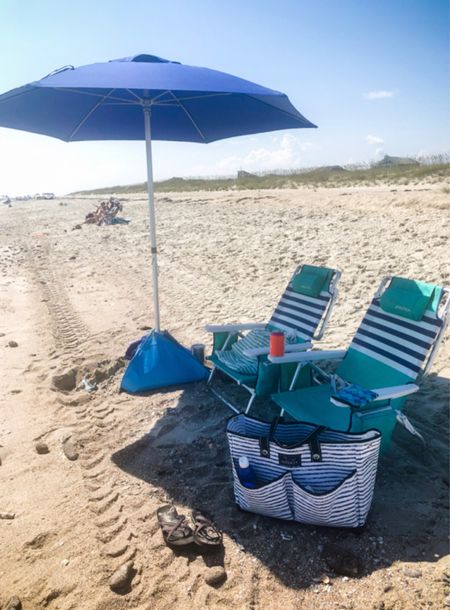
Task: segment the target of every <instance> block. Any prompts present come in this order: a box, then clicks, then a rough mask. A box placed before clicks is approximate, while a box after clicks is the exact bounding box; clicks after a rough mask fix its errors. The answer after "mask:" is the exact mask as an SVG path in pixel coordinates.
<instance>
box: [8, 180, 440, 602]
mask: <svg viewBox="0 0 450 610" xmlns="http://www.w3.org/2000/svg"><path fill="white" fill-rule="evenodd" d="M448 199H449V197H448V195H447V194H445V192H444V190H443V189H442V188H441V186H440V185H432V186H430V185H423V186H419V187H415V188H414V189H411V188H409V187H406V186H398V187H395V188H393V187H390V186H386V187H373V188H346V189H317V190H314V189H299V190H273V191H266V190H264V191H259V192H258V191H230V192H216V193H206V192H201V193H189V194H183V193H178V194H164V195H158V196H157V221H158V240H159V251H160V259H159V260H160V296H161V318H162V325H163V328H166V329H168V330H169V331H170V332H171V333H172V334H173V335H174V336H176V337H177V339H178V340H180V341H181V342H183V343H184V344H185V345H187V346H189V345H191V344H193V343H198V342H203V343H206V344H207V345H208V347H209V346H210V337H208V335H207V334H206V333H205V332H204V330H203V326H204V325H205V324H206V323H227V322H238V321H241V322H242V321H265V320H267V319H268V318H269V316H270V313H271V310H272V308H273V307H274V305H275V303H276V302H277V299H278V298H279V295H280V293H281V292H282V290H283V289H284V286H285V285H286V283H287V281H288V279H289V277H290V275H291V274H292V272H293V270H294V269H295V267H296V265H297V264H299V263H311V264H320V265H327V266H331V267H336V268H338V269H340V270H341V271H342V273H343V276H342V280H341V283H340V296H339V299H338V302H337V304H336V307H335V310H334V312H333V315H332V318H331V321H330V325H329V327H328V331H327V333H326V335H325V337H324V340H323V342H322V345H323V347H325V348H345V347H346V346H347V345H348V342H349V340H350V339H351V337H352V335H353V334H354V332H355V330H356V328H357V326H358V323H359V321H360V319H361V317H362V315H363V313H364V311H365V309H366V307H367V306H368V304H369V302H370V300H371V297H372V296H373V293H374V292H375V290H376V288H377V286H378V284H379V282H380V281H381V279H382V278H383V276H385V275H388V274H398V275H403V276H406V277H411V278H415V279H421V280H426V281H431V282H437V283H443V284H446V285H449V284H450V271H449V267H448V240H449V234H450V230H449V229H450V219H449V215H448V203H449V202H448ZM96 201H98V198H87V197H86V198H82V199H81V198H80V199H76V198H65V199H55V200H53V201H29V202H13V204H12V207H8V206H6V205H4V206H0V235H1V241H0V333H1V335H0V353H1V365H0V369H1V372H2V375H1V379H2V383H1V386H0V403H1V407H0V458H1V465H0V512H8V513H14V514H15V517H14V519H0V548H1V552H0V607H1V608H4V607H6V604H7V602H8V600H9V598H11V597H12V596H13V595H17V596H18V597H19V598H20V599H21V601H22V607H23V610H34V609H41V608H49V609H50V610H53V609H54V610H56V609H58V610H119V609H122V608H123V609H125V608H127V609H133V610H134V609H135V610H144V609H152V610H162V609H169V608H170V609H175V608H176V609H179V608H180V609H189V608H193V609H203V610H206V609H215V608H245V609H249V610H250V609H251V610H258V609H271V610H272V609H278V608H280V609H281V608H282V609H284V610H290V609H292V610H294V609H298V610H299V609H300V608H301V609H302V610H319V609H325V610H338V609H342V610H344V609H353V610H359V609H364V610H408V609H411V610H413V609H414V610H418V609H420V608H424V609H425V608H427V609H428V608H436V609H438V608H439V609H440V608H443V607H445V603H446V601H445V600H446V599H447V605H449V604H450V598H448V597H447V596H448V595H449V594H450V564H449V558H448V533H449V529H448V515H449V511H448V432H447V431H448V398H449V377H450V365H449V361H448V357H449V341H448V337H447V338H446V340H445V341H444V343H443V344H442V346H441V349H440V352H439V354H438V356H437V358H436V360H435V363H434V365H433V368H432V371H431V374H430V375H429V377H428V378H427V379H426V380H425V381H424V382H423V384H422V387H421V390H420V392H419V393H418V394H417V395H414V396H413V397H411V399H410V400H408V402H407V406H406V413H407V414H408V416H409V417H410V418H411V420H412V421H413V423H414V424H415V425H416V426H417V428H418V429H419V430H420V431H421V432H422V434H423V435H424V437H425V439H426V447H424V446H423V445H422V443H421V442H420V441H419V440H418V439H416V438H414V437H412V436H410V435H409V434H408V433H407V432H406V431H405V430H404V429H397V430H396V432H395V434H394V439H393V444H392V448H391V450H390V452H389V453H388V454H387V455H386V456H384V457H383V458H382V459H381V461H380V467H379V475H378V479H377V484H376V490H375V499H374V504H373V509H372V511H371V513H370V515H369V519H368V523H367V526H366V527H365V528H364V529H363V530H362V531H344V530H333V529H326V528H315V527H308V526H303V525H300V524H295V523H287V522H281V521H276V520H271V519H266V518H263V517H259V516H256V515H252V514H247V513H243V512H240V511H238V510H237V509H236V507H235V505H234V501H233V493H232V485H231V473H230V464H229V456H228V450H227V446H226V439H225V422H226V420H227V418H228V417H229V415H230V414H231V412H230V411H229V410H227V409H226V408H225V407H224V406H223V405H222V404H221V403H219V402H218V401H217V400H216V399H215V398H214V397H213V396H212V395H211V394H210V392H209V391H208V390H207V388H206V387H205V385H204V384H203V383H198V384H193V385H189V386H185V387H183V388H175V389H170V390H166V391H164V392H161V393H158V392H156V393H152V394H151V395H149V396H145V397H133V396H129V395H126V394H123V393H121V394H119V393H118V387H119V382H120V378H121V375H122V373H123V366H124V361H123V360H122V356H123V354H124V352H125V349H126V347H127V345H128V344H129V342H130V341H131V340H133V339H137V338H139V337H140V336H142V335H143V334H145V328H146V327H150V326H151V325H152V297H151V287H150V286H151V281H150V280H151V265H150V254H149V251H150V244H149V237H148V220H147V208H146V199H145V196H144V195H143V194H141V195H129V196H127V197H126V200H125V201H124V212H123V215H124V216H125V217H126V218H129V219H130V220H131V222H130V224H128V225H115V226H102V227H97V226H91V225H82V226H80V227H78V228H75V227H76V225H78V224H79V223H81V222H82V221H83V219H84V216H85V214H86V213H87V212H88V211H90V210H91V209H92V205H93V203H95V202H96ZM10 342H16V343H17V346H14V343H10ZM85 375H87V376H88V377H89V379H91V380H92V379H93V380H95V382H96V383H97V384H98V389H97V391H96V392H93V393H88V392H86V391H83V390H80V389H77V387H78V385H79V383H80V381H81V380H82V379H83V378H84V376H85ZM38 441H41V442H43V443H45V444H46V445H47V446H48V450H49V452H48V453H44V454H40V453H37V451H36V448H35V446H36V443H37V442H38ZM70 444H72V446H73V447H72V449H75V450H76V451H77V452H78V454H79V455H78V458H77V459H73V460H70V459H68V458H67V457H66V454H65V453H64V448H66V453H68V454H69V455H70V449H71V447H70ZM72 457H75V456H72ZM165 502H174V503H175V504H176V506H177V507H178V510H179V511H180V512H183V513H185V514H187V515H189V514H190V511H191V510H192V508H194V507H195V508H200V509H204V510H207V511H208V512H209V513H210V514H211V515H212V516H213V518H214V520H215V522H216V523H217V524H218V525H219V526H220V527H221V528H222V530H223V532H224V552H223V553H221V554H219V555H214V554H212V555H210V556H205V557H202V556H196V555H192V554H191V555H189V554H185V555H181V556H177V555H175V554H174V553H173V552H172V551H171V550H170V549H169V548H167V547H166V546H165V545H164V543H163V540H162V536H161V532H160V530H159V526H158V523H157V519H156V509H157V507H158V506H160V505H161V504H163V503H165ZM127 562H132V563H129V564H127ZM124 564H127V565H128V566H129V579H128V585H125V586H124V587H123V588H122V589H121V590H120V591H119V592H118V593H115V592H113V591H112V590H111V589H110V587H109V579H110V578H111V576H112V575H113V574H114V572H115V571H116V570H117V569H118V568H120V567H121V566H123V565H124ZM217 566H223V567H224V568H225V571H226V574H227V579H226V580H225V581H224V582H222V583H218V584H217V585H215V586H211V585H209V584H207V582H206V581H205V579H206V578H208V575H211V570H212V568H214V567H217ZM331 566H334V568H333V569H332V567H331ZM130 579H131V580H130Z"/></svg>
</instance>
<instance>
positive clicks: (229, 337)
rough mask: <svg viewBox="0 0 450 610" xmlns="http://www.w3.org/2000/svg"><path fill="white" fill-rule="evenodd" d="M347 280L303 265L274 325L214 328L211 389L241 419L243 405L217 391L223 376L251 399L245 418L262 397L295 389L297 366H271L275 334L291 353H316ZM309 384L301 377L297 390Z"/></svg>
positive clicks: (331, 271) (274, 317) (211, 328)
mask: <svg viewBox="0 0 450 610" xmlns="http://www.w3.org/2000/svg"><path fill="white" fill-rule="evenodd" d="M340 276H341V274H340V272H339V271H336V270H335V269H328V268H326V267H316V266H312V265H300V266H299V267H297V269H296V270H295V272H294V274H293V275H292V277H291V279H290V281H289V284H288V285H287V287H286V290H285V291H284V293H283V295H282V296H281V299H280V301H279V303H278V305H277V306H276V308H275V310H274V312H273V314H272V317H271V318H270V320H269V321H268V322H265V323H258V324H253V323H249V324H225V325H208V326H206V327H205V330H206V331H208V332H210V333H212V334H213V351H212V355H211V356H209V358H208V359H209V360H210V361H211V364H212V370H211V374H210V376H209V378H208V381H207V383H208V384H209V385H210V388H211V390H212V391H213V393H214V394H215V395H216V396H217V397H218V398H219V399H220V400H222V402H224V404H226V405H227V406H228V407H229V408H230V409H232V410H233V411H235V412H236V413H239V412H240V410H239V408H238V406H237V405H235V404H233V402H232V401H231V400H230V399H228V398H227V397H226V396H224V395H223V394H222V393H220V392H219V391H218V390H217V389H216V388H215V387H213V386H212V380H213V377H214V374H215V372H216V371H220V372H221V373H223V374H224V375H225V376H227V377H228V378H230V379H232V380H233V381H234V382H236V383H237V384H238V385H240V386H241V387H242V388H244V389H245V390H247V391H248V392H249V393H250V398H249V401H248V403H247V405H246V407H245V413H248V411H249V410H250V408H251V406H252V404H253V401H254V400H255V398H256V397H257V396H267V397H268V396H270V394H271V393H273V392H276V391H278V390H283V389H287V388H289V387H290V386H291V381H292V380H291V377H292V375H293V373H294V371H295V368H296V367H295V365H294V366H293V365H291V364H287V365H283V366H280V365H279V364H272V363H270V362H269V361H268V359H267V356H268V354H269V341H270V333H271V332H272V331H283V332H284V333H285V340H286V352H288V353H293V352H303V351H305V350H307V349H310V348H311V347H312V340H314V339H320V338H321V337H322V335H323V333H324V331H325V327H326V325H327V323H328V319H329V317H330V314H331V310H332V308H333V305H334V302H335V300H336V298H337V295H338V291H337V284H338V281H339V278H340ZM302 383H309V378H308V372H307V371H306V370H305V371H304V373H303V374H302V375H297V384H296V387H299V386H300V385H301V384H302Z"/></svg>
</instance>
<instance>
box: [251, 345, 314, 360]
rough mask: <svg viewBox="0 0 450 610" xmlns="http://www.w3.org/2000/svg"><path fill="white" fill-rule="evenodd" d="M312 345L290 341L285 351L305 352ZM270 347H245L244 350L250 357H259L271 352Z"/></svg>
mask: <svg viewBox="0 0 450 610" xmlns="http://www.w3.org/2000/svg"><path fill="white" fill-rule="evenodd" d="M311 347H312V343H309V342H307V343H292V344H291V343H290V344H288V345H286V347H285V349H284V351H285V353H291V352H304V351H306V350H307V349H311ZM269 350H270V348H269V347H255V348H253V349H245V350H244V355H245V356H249V357H250V358H252V357H257V356H265V355H266V354H267V355H268V354H269Z"/></svg>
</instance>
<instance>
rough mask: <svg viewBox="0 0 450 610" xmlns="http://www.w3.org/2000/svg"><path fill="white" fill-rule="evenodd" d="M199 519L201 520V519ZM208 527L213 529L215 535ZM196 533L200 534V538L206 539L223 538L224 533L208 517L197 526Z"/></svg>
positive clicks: (215, 539)
mask: <svg viewBox="0 0 450 610" xmlns="http://www.w3.org/2000/svg"><path fill="white" fill-rule="evenodd" d="M197 521H198V522H199V521H200V520H197ZM208 529H209V530H212V532H213V535H211V534H210V533H209V532H208ZM195 535H196V536H199V537H200V538H206V540H208V541H217V540H219V541H220V540H222V533H221V532H219V530H218V529H217V527H216V526H215V525H214V524H213V523H211V521H209V520H207V519H205V520H204V522H202V523H200V525H197V526H196V528H195Z"/></svg>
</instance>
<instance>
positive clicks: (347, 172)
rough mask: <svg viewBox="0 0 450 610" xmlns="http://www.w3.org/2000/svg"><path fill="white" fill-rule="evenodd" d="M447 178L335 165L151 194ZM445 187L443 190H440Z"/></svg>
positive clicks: (411, 168) (434, 171) (413, 170)
mask: <svg viewBox="0 0 450 610" xmlns="http://www.w3.org/2000/svg"><path fill="white" fill-rule="evenodd" d="M449 175H450V163H431V164H430V163H427V164H423V165H422V164H421V165H398V166H392V167H375V166H374V167H365V168H343V167H339V166H333V167H329V168H328V167H324V168H316V169H311V170H297V171H292V172H273V173H267V174H261V175H253V174H248V175H245V176H244V177H240V178H171V179H170V180H163V181H161V182H156V183H155V191H156V192H159V193H167V192H190V191H223V190H230V189H232V190H236V189H274V188H275V189H276V188H280V189H282V188H302V187H309V188H333V187H352V186H378V185H392V186H395V185H398V186H401V185H403V186H408V185H414V184H419V183H424V182H428V183H434V182H445V181H446V180H448V178H449ZM444 188H445V187H444ZM146 189H147V183H146V182H142V183H140V184H131V185H126V186H111V187H105V188H100V189H94V190H89V191H80V192H78V193H72V194H74V195H75V194H77V195H103V194H108V193H116V194H126V193H140V192H143V191H146Z"/></svg>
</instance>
